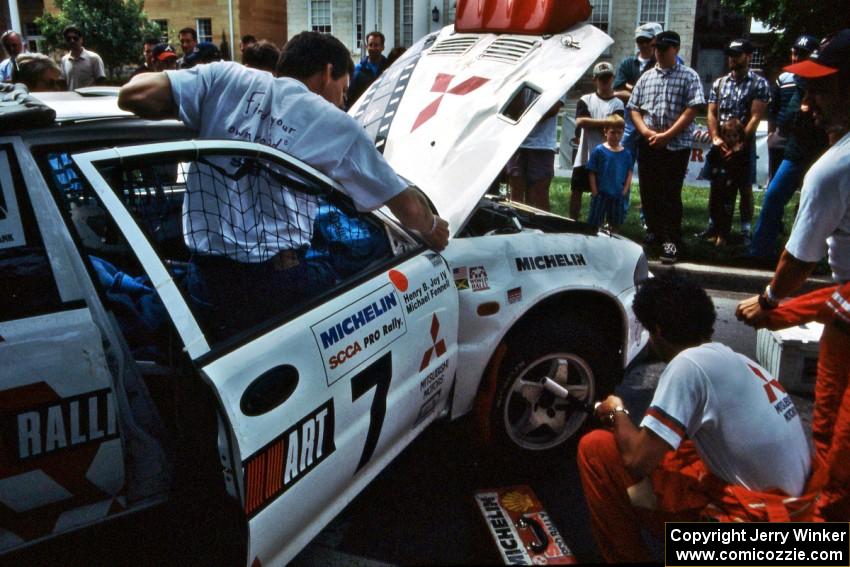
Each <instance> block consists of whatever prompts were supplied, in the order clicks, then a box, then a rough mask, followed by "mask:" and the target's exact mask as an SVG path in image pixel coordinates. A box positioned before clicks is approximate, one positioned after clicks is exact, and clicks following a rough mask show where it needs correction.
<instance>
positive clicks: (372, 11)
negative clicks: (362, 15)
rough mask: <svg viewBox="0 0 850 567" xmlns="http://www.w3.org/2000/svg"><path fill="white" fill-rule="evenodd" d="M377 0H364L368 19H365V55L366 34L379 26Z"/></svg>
mask: <svg viewBox="0 0 850 567" xmlns="http://www.w3.org/2000/svg"><path fill="white" fill-rule="evenodd" d="M376 2H377V0H363V4H364V6H366V19H364V20H363V45H364V47H363V55H364V56H365V55H366V47H365V45H366V36H367V35H368V34H369V32H370V31H374V30H375V29H376V26H377V22H376V19H377V17H378V14H377V12H378V9H377V6H376Z"/></svg>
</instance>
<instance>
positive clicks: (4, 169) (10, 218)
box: [0, 151, 26, 250]
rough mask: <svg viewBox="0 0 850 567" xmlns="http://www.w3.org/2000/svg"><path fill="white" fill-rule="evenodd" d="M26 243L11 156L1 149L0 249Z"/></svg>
mask: <svg viewBox="0 0 850 567" xmlns="http://www.w3.org/2000/svg"><path fill="white" fill-rule="evenodd" d="M25 245H26V240H25V239H24V225H23V224H22V223H21V214H20V211H19V209H18V199H17V198H16V197H15V185H14V184H13V183H12V172H11V169H10V164H9V156H8V155H7V154H6V152H5V151H0V250H2V249H3V248H14V247H16V246H25Z"/></svg>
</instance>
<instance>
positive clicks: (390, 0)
mask: <svg viewBox="0 0 850 567" xmlns="http://www.w3.org/2000/svg"><path fill="white" fill-rule="evenodd" d="M381 32H383V34H384V37H385V38H386V41H385V42H384V47H386V49H385V50H384V55H386V54H387V53H389V52H390V50H391V49H392V48H393V47H395V2H394V0H383V2H382V5H381Z"/></svg>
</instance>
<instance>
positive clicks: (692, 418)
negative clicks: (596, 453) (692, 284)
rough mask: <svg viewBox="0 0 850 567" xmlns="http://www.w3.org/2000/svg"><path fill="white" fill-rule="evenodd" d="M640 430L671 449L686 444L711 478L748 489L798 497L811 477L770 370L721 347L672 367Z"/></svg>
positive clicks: (802, 442)
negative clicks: (688, 442) (693, 447)
mask: <svg viewBox="0 0 850 567" xmlns="http://www.w3.org/2000/svg"><path fill="white" fill-rule="evenodd" d="M641 426H642V427H646V428H648V429H650V430H652V431H653V432H654V433H656V434H657V435H658V436H659V437H661V438H662V439H663V440H664V441H666V442H667V443H668V444H669V445H670V446H671V447H673V448H674V449H676V448H678V446H679V444H680V443H681V442H682V439H684V438H685V437H687V438H690V439H691V440H693V442H694V445H696V448H697V451H698V452H699V455H700V457H701V458H702V460H703V462H705V464H706V465H707V466H708V468H709V470H711V472H712V473H714V474H715V475H717V476H718V477H720V478H722V479H723V480H725V481H726V482H728V483H731V484H737V485H740V486H743V487H745V488H747V489H749V490H755V491H764V490H767V489H769V488H779V489H781V490H783V491H784V492H785V493H786V494H788V495H790V496H799V495H800V494H801V493H802V492H803V488H804V486H805V483H806V479H807V478H808V476H809V471H810V468H811V455H810V452H809V445H808V442H807V441H806V435H805V433H804V432H803V426H802V423H801V422H800V416H799V415H797V409H796V408H795V407H794V402H793V401H792V400H791V398H790V397H789V396H788V394H786V393H785V390H784V389H783V388H782V386H781V385H780V384H779V382H778V381H776V380H774V378H773V377H772V376H771V375H770V374H769V373H768V372H767V370H765V369H764V368H762V367H761V366H759V365H758V364H756V363H755V362H753V361H752V360H750V359H749V358H747V357H746V356H744V355H742V354H738V353H736V352H735V351H733V350H732V349H730V348H729V347H727V346H725V345H723V344H720V343H706V344H703V345H700V346H698V347H694V348H689V349H686V350H683V351H682V352H680V353H679V354H678V355H676V357H675V358H673V360H671V361H670V364H668V365H667V368H665V369H664V372H663V373H662V374H661V377H660V379H659V381H658V388H656V390H655V395H654V396H653V398H652V402H651V403H650V406H649V409H648V410H647V412H646V415H645V416H644V418H643V421H641Z"/></svg>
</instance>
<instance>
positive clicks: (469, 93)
mask: <svg viewBox="0 0 850 567" xmlns="http://www.w3.org/2000/svg"><path fill="white" fill-rule="evenodd" d="M611 43H613V40H612V39H611V38H610V37H609V36H608V35H606V34H605V33H604V32H602V31H601V30H599V29H598V28H596V27H594V26H591V25H589V24H580V25H577V26H574V27H572V28H570V29H568V30H566V31H564V32H562V33H560V34H556V35H551V36H534V35H508V34H499V35H497V34H486V33H484V34H479V33H469V34H467V33H455V31H454V27H453V26H447V27H445V28H443V29H442V30H441V31H439V32H436V33H433V34H430V35H428V36H425V37H424V38H422V40H420V41H419V42H417V43H416V44H415V45H414V46H413V47H411V48H410V49H408V50H407V51H406V52H405V53H404V55H403V56H402V57H401V58H400V59H399V60H398V61H396V62H395V63H394V64H393V66H392V67H390V68H389V69H387V70H386V71H384V73H383V74H382V75H381V77H380V78H379V79H378V80H377V81H375V82H374V83H373V84H372V86H371V87H370V88H369V89H368V90H367V91H366V92H365V93H364V94H363V96H361V97H360V99H358V101H357V102H356V103H355V105H354V106H353V107H352V108H351V110H350V111H349V114H351V115H352V116H354V118H355V119H356V120H357V121H358V122H360V123H361V124H362V125H363V126H364V128H365V129H366V132H367V134H368V135H369V136H370V137H371V138H372V139H373V140H374V141H375V146H376V147H377V148H378V150H379V151H380V152H382V153H383V154H384V157H385V158H386V159H387V161H389V163H390V164H391V165H392V166H393V168H394V169H395V170H396V172H397V173H398V174H399V175H401V176H402V177H404V178H406V179H408V180H409V181H410V182H411V183H413V184H415V185H417V186H418V187H419V188H421V189H422V190H423V191H424V192H425V193H426V194H427V195H428V197H429V198H430V199H431V200H432V201H433V203H434V205H435V206H436V207H437V210H438V212H439V213H440V216H442V217H443V218H445V219H446V220H448V221H449V227H450V228H449V230H450V231H451V233H452V235H454V234H457V232H458V231H459V230H460V229H461V228H462V227H463V224H464V223H465V221H466V219H467V218H468V217H469V215H470V214H471V213H472V211H473V210H474V209H475V206H476V204H477V203H478V201H479V200H480V199H481V197H482V196H483V195H484V193H485V192H486V191H487V188H488V187H489V186H490V184H491V183H492V181H493V179H495V178H496V175H498V173H499V172H500V171H501V170H502V168H503V167H504V165H505V163H506V162H507V161H508V159H509V158H510V157H511V155H512V154H513V153H514V152H515V151H516V149H517V148H518V147H519V145H520V144H521V143H522V141H523V140H525V138H526V136H527V135H528V133H529V132H530V131H531V130H532V128H534V126H535V125H536V124H537V123H538V122H539V120H540V117H541V116H543V115H544V114H545V113H546V112H547V111H548V110H549V109H550V108H551V107H552V105H553V104H555V102H557V100H558V99H559V98H561V97H562V96H563V95H564V94H565V93H566V92H567V90H569V89H570V87H572V85H573V84H575V82H576V81H578V80H579V78H581V76H582V74H583V73H584V72H585V71H586V70H587V68H588V67H590V65H592V64H593V62H594V61H596V59H597V58H598V57H599V56H600V55H601V54H602V52H603V51H604V50H605V49H606V48H607V47H608V46H609V45H610V44H611ZM527 89H531V90H533V91H534V92H535V93H539V96H537V98H536V99H535V100H533V102H532V104H531V105H530V106H527V107H523V105H518V104H516V102H515V99H517V98H524V99H525V100H528V99H529V98H532V99H533V93H532V97H529V96H528V94H529V91H528V90H527ZM553 157H554V156H553Z"/></svg>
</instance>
